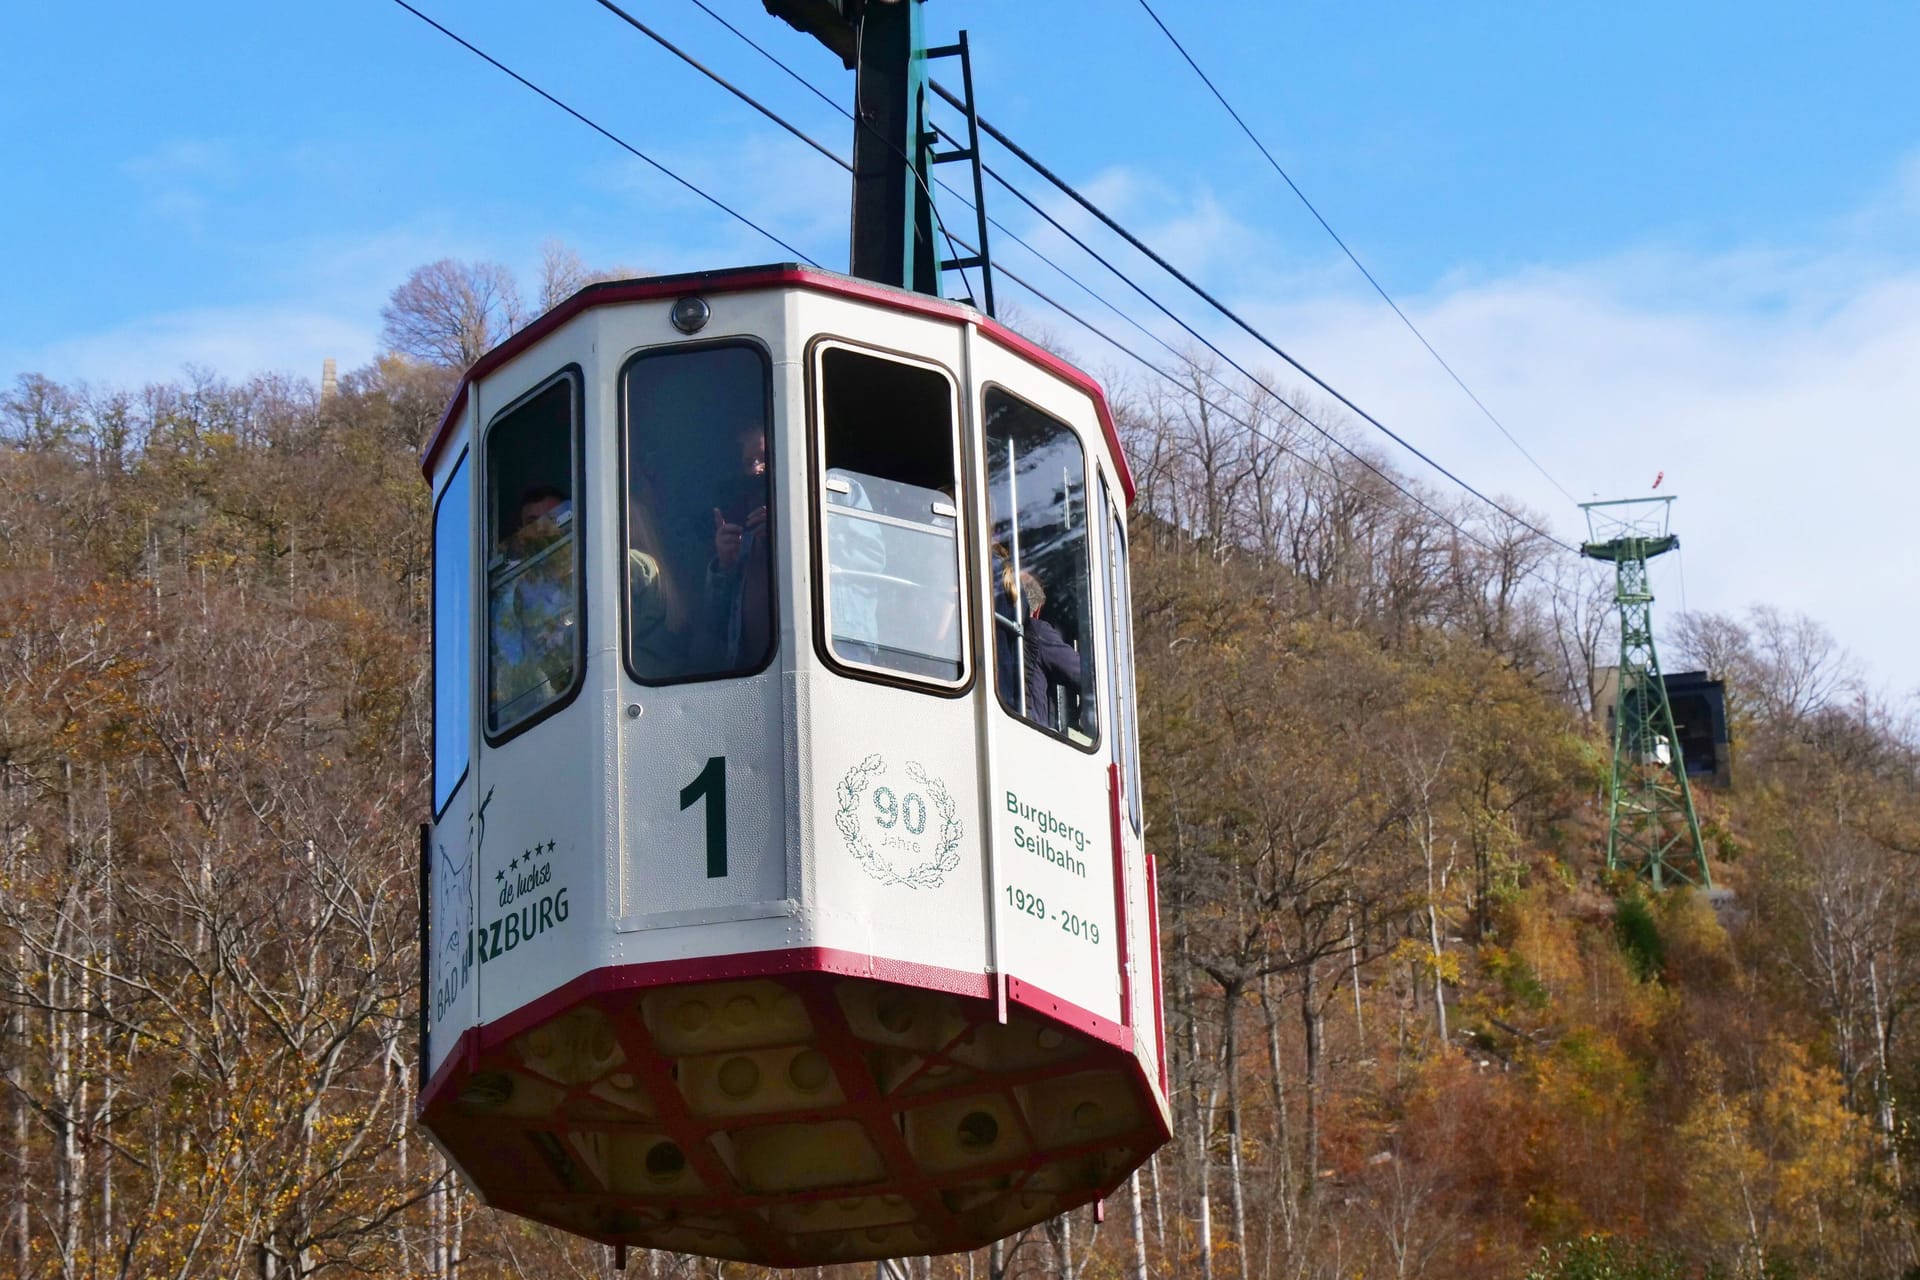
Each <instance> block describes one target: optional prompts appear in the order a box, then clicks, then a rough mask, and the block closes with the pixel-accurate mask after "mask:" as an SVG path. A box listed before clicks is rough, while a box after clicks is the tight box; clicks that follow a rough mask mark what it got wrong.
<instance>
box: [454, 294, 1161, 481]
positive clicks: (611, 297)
mask: <svg viewBox="0 0 1920 1280" xmlns="http://www.w3.org/2000/svg"><path fill="white" fill-rule="evenodd" d="M782 288H789V289H790V288H801V289H812V290H815V291H817V292H820V293H831V294H837V295H839V296H840V297H843V298H854V299H857V300H859V301H861V302H871V303H875V304H877V305H879V306H884V307H890V308H892V309H893V310H895V311H904V312H908V313H910V314H913V315H922V316H932V317H934V318H936V319H940V320H951V321H955V322H957V323H960V324H970V325H973V326H975V327H976V328H978V329H979V331H980V335H981V336H982V337H984V338H986V339H988V340H989V341H991V342H994V343H996V344H998V345H999V346H1002V347H1005V348H1006V349H1007V350H1008V351H1011V352H1012V353H1014V354H1015V355H1017V356H1019V357H1021V358H1022V359H1024V360H1028V361H1031V362H1032V363H1034V364H1036V365H1039V366H1040V367H1041V368H1043V369H1045V370H1046V371H1047V372H1049V373H1051V374H1053V375H1054V376H1055V377H1058V378H1060V379H1062V380H1063V381H1066V382H1069V383H1071V384H1073V385H1074V386H1076V387H1078V388H1079V389H1080V390H1082V391H1085V392H1086V393H1087V395H1088V396H1089V397H1091V398H1092V400H1093V407H1094V412H1095V413H1096V414H1097V415H1098V416H1099V419H1100V431H1101V433H1102V434H1103V435H1104V436H1105V437H1106V440H1107V448H1108V450H1109V451H1110V452H1111V453H1112V455H1113V462H1114V467H1115V469H1116V470H1117V471H1118V472H1119V473H1120V488H1121V490H1122V491H1123V492H1124V493H1125V494H1126V496H1127V503H1128V505H1129V506H1131V505H1132V503H1133V494H1134V488H1133V471H1132V469H1131V468H1130V467H1128V465H1127V455H1126V452H1125V450H1123V449H1122V448H1121V447H1120V432H1119V429H1118V428H1117V427H1116V426H1115V425H1114V421H1113V413H1112V411H1111V410H1110V409H1109V408H1108V407H1107V395H1106V392H1105V391H1103V390H1102V389H1101V387H1100V384H1099V383H1098V382H1095V381H1094V380H1093V379H1092V378H1091V377H1089V376H1088V375H1087V374H1085V373H1083V372H1081V371H1080V370H1079V369H1076V368H1074V367H1073V366H1072V365H1070V364H1068V363H1067V362H1066V361H1065V360H1062V359H1061V358H1060V357H1059V356H1057V355H1055V354H1053V352H1051V351H1048V350H1046V349H1045V348H1043V347H1040V346H1037V345H1035V344H1034V343H1033V342H1030V341H1029V340H1027V339H1026V338H1023V337H1021V336H1020V335H1019V334H1017V333H1015V332H1014V331H1013V330H1011V329H1009V328H1007V327H1006V326H1005V325H1003V324H1001V323H1000V322H999V321H997V320H994V319H991V318H989V317H987V316H983V315H981V314H980V313H979V312H977V311H975V310H974V309H973V308H971V307H966V306H962V305H960V304H959V303H957V302H947V301H945V300H943V299H940V298H933V297H929V296H927V295H925V294H919V293H910V292H907V291H906V290H904V289H893V288H889V287H887V286H886V285H879V284H874V283H873V282H872V281H870V280H856V279H854V278H853V277H852V276H843V275H839V274H837V273H835V272H831V271H822V270H820V269H819V268H816V267H802V266H795V265H793V264H787V265H784V266H764V267H740V268H736V269H733V270H729V271H696V272H690V273H688V274H685V275H677V276H655V277H652V278H650V279H646V280H618V281H611V282H609V283H606V284H596V285H589V286H588V287H586V288H585V289H582V290H581V291H580V292H578V293H576V294H574V295H573V296H572V297H571V298H568V299H567V300H566V301H565V302H562V303H561V304H560V305H559V306H557V307H555V308H554V309H553V310H551V311H549V312H547V313H546V314H545V315H543V316H541V317H540V318H539V319H538V320H535V321H534V322H533V323H532V324H530V325H528V326H527V327H526V328H524V329H522V330H520V332H518V333H516V334H514V335H513V336H512V337H510V338H508V339H507V340H506V341H505V342H503V343H501V344H500V345H499V346H497V347H495V348H494V349H493V350H491V351H489V352H487V353H486V354H485V355H483V356H481V357H480V358H479V359H478V360H476V361H474V363H473V366H472V367H471V368H470V369H468V370H467V371H466V373H464V374H462V375H461V378H460V386H459V388H458V389H457V390H455V392H454V394H453V400H452V402H451V403H449V404H448V406H447V411H446V413H445V414H443V415H442V416H441V419H440V425H439V426H438V427H436V428H435V429H434V432H433V435H432V436H431V437H429V438H428V440H427V444H426V447H425V448H424V449H422V450H421V452H420V469H421V470H422V471H423V472H425V473H427V475H428V477H429V478H431V477H432V474H433V464H434V461H435V459H436V458H437V457H438V456H439V453H440V449H441V446H442V445H444V444H445V443H446V440H447V438H448V437H449V436H450V435H451V434H452V432H453V425H454V423H455V422H457V421H458V420H459V417H460V415H461V414H462V413H463V412H465V410H466V407H467V388H468V387H469V386H470V385H472V383H473V381H474V379H476V378H483V377H485V376H486V375H487V374H489V373H492V372H493V371H494V370H495V369H498V368H499V367H500V366H501V365H503V364H505V363H506V362H507V361H509V360H511V359H513V358H514V357H515V356H517V355H519V354H520V353H521V352H522V351H525V350H526V349H527V348H528V347H530V346H532V345H533V344H534V343H536V342H538V341H540V340H541V339H542V338H544V337H546V336H547V335H549V334H551V333H553V332H554V331H555V330H556V329H558V328H559V327H560V326H561V325H563V324H565V323H566V322H567V321H569V320H571V319H573V318H574V317H575V316H577V315H580V314H581V313H582V312H585V311H588V310H590V309H592V308H594V307H604V306H614V305H617V304H619V303H624V302H652V301H657V300H658V299H661V298H673V297H680V296H682V295H684V294H688V293H704V294H716V293H746V292H749V291H752V290H755V289H782Z"/></svg>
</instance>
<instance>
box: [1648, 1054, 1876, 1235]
mask: <svg viewBox="0 0 1920 1280" xmlns="http://www.w3.org/2000/svg"><path fill="white" fill-rule="evenodd" d="M1692 1067H1693V1072H1692V1074H1693V1079H1694V1083H1695V1084H1696V1086H1697V1096H1696V1100H1695V1102H1694V1104H1693V1105H1692V1107H1691V1108H1690V1109H1689V1111H1688V1113H1687V1116H1686V1118H1685V1120H1684V1121H1683V1123H1682V1124H1681V1126H1680V1128H1679V1133H1678V1138H1679V1143H1680V1146H1681V1147H1682V1149H1683V1151H1684V1153H1685V1155H1686V1157H1687V1158H1686V1160H1685V1162H1684V1168H1685V1172H1686V1187H1687V1191H1688V1193H1689V1202H1688V1205H1687V1212H1688V1217H1689V1220H1690V1221H1691V1223H1692V1224H1693V1226H1694V1229H1695V1230H1697V1231H1700V1232H1701V1233H1703V1234H1704V1235H1706V1236H1708V1237H1709V1238H1711V1239H1714V1240H1717V1241H1720V1242H1723V1243H1725V1244H1727V1245H1729V1246H1730V1247H1740V1248H1744V1249H1747V1250H1750V1251H1754V1252H1756V1253H1757V1252H1764V1251H1771V1250H1776V1249H1783V1248H1785V1249H1794V1250H1812V1249H1817V1248H1819V1247H1820V1244H1821V1241H1820V1239H1819V1234H1820V1232H1821V1229H1822V1228H1821V1224H1822V1222H1823V1221H1826V1222H1831V1221H1832V1220H1833V1218H1834V1216H1835V1215H1836V1214H1837V1213H1839V1212H1841V1211H1842V1210H1843V1209H1844V1208H1845V1207H1846V1205H1847V1204H1848V1203H1850V1202H1855V1201H1858V1200H1859V1199H1860V1197H1861V1196H1863V1195H1867V1194H1870V1192H1869V1190H1868V1185H1867V1183H1866V1182H1865V1180H1864V1179H1863V1178H1862V1177H1861V1174H1862V1172H1863V1166H1864V1164H1865V1162H1866V1161H1867V1159H1868V1157H1869V1153H1870V1135H1869V1132H1868V1128H1867V1123H1866V1121H1865V1119H1864V1118H1863V1117H1861V1116H1859V1115H1857V1114H1855V1113H1854V1112H1853V1111H1851V1110H1849V1109H1848V1107H1847V1105H1846V1098H1845V1090H1844V1088H1843V1086H1842V1084H1841V1082H1840V1078H1839V1076H1838V1075H1837V1074H1836V1073H1835V1072H1833V1071H1832V1070H1831V1069H1829V1068H1826V1067H1822V1066H1818V1065H1815V1064H1814V1063H1813V1062H1812V1061H1811V1060H1810V1058H1809V1055H1808V1053H1807V1050H1806V1048H1805V1046H1803V1045H1800V1044H1797V1043H1794V1042H1793V1041H1791V1040H1787V1039H1784V1038H1778V1037H1776V1038H1775V1039H1773V1040H1771V1041H1769V1042H1768V1044H1767V1046H1766V1049H1765V1051H1764V1053H1763V1054H1762V1056H1761V1060H1760V1064H1759V1072H1758V1079H1757V1081H1756V1083H1755V1084H1754V1086H1753V1087H1751V1088H1748V1089H1745V1090H1739V1089H1736V1088H1733V1087H1730V1082H1729V1081H1728V1079H1727V1074H1726V1072H1725V1070H1724V1068H1723V1067H1722V1066H1721V1064H1720V1063H1719V1062H1718V1061H1717V1060H1715V1059H1714V1058H1713V1057H1712V1056H1711V1055H1709V1054H1707V1053H1705V1052H1704V1051H1702V1052H1699V1053H1697V1054H1696V1055H1695V1056H1694V1058H1693V1060H1692Z"/></svg>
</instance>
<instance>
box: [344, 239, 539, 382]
mask: <svg viewBox="0 0 1920 1280" xmlns="http://www.w3.org/2000/svg"><path fill="white" fill-rule="evenodd" d="M380 318H381V320H382V321H384V322H385V327H384V328H382V330H381V338H382V340H383V341H385V342H386V344H387V345H388V347H390V348H391V349H393V350H394V351H397V352H399V353H400V354H401V355H405V356H411V357H413V358H414V359H416V360H429V361H432V362H433V363H435V364H443V365H451V366H455V367H458V368H462V369H464V368H466V367H467V366H468V365H470V364H472V363H473V362H474V361H475V360H478V359H479V358H480V357H481V356H482V355H484V354H485V353H486V352H487V350H488V349H489V348H491V347H492V346H494V344H496V343H498V342H499V341H500V340H501V339H503V338H505V337H507V336H508V335H509V334H511V333H512V332H513V331H514V330H515V329H517V328H519V327H520V325H521V324H522V323H523V322H524V320H525V318H526V317H525V315H524V313H523V312H522V310H521V305H520V290H519V289H518V287H516V286H515V284H514V282H513V273H512V272H510V271H508V270H507V269H506V268H505V267H503V266H501V265H500V264H499V263H497V262H459V261H456V260H455V259H453V258H442V259H440V261H438V262H430V263H428V264H427V265H426V266H424V267H420V268H418V269H417V270H415V271H414V273H413V274H412V275H410V276H408V277H407V279H406V283H404V284H402V285H401V286H400V287H399V288H397V289H395V290H394V291H393V294H392V296H391V297H390V298H388V300H387V305H386V306H385V307H383V308H381V310H380Z"/></svg>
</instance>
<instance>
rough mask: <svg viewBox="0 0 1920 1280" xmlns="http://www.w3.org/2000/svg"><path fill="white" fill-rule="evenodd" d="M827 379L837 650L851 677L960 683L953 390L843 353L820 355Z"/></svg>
mask: <svg viewBox="0 0 1920 1280" xmlns="http://www.w3.org/2000/svg"><path fill="white" fill-rule="evenodd" d="M819 371H820V372H819V379H818V388H819V405H820V408H819V424H820V450H819V455H818V457H819V460H820V474H819V476H818V478H817V483H818V485H819V493H820V497H819V502H820V513H821V516H820V518H821V522H822V524H823V526H824V529H825V536H824V538H823V539H822V540H821V541H822V544H823V552H824V557H825V561H826V568H825V572H824V574H823V575H822V577H823V579H824V581H825V584H826V589H825V593H824V595H825V599H824V605H825V607H824V609H823V611H822V612H823V621H822V628H823V631H824V634H825V638H826V647H827V652H828V654H829V655H830V656H831V657H832V658H833V659H834V660H835V661H837V662H840V663H842V664H844V665H846V666H849V667H854V668H860V669H865V670H871V671H877V672H887V673H890V674H893V675H898V676H905V677H909V678H912V679H916V680H926V681H931V682H934V683H937V684H943V685H950V686H951V685H959V684H962V683H964V682H965V679H966V642H965V637H964V630H963V627H964V617H963V610H962V607H961V594H960V509H959V502H958V498H957V492H958V491H957V489H956V488H955V479H954V477H955V473H956V467H955V448H956V444H957V441H956V437H955V432H954V419H955V413H954V391H953V383H952V381H951V380H950V379H949V378H948V377H947V375H946V374H944V373H942V372H940V371H939V370H937V369H933V368H930V367H928V366H926V365H919V364H909V363H906V362H905V361H902V360H893V359H886V358H883V357H880V356H874V355H868V354H865V353H864V352H860V351H852V350H849V349H847V348H845V347H838V346H831V347H827V348H825V349H824V350H823V351H822V352H821V354H820V365H819Z"/></svg>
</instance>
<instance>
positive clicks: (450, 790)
mask: <svg viewBox="0 0 1920 1280" xmlns="http://www.w3.org/2000/svg"><path fill="white" fill-rule="evenodd" d="M472 457H473V449H472V446H470V445H463V446H461V449H460V456H459V457H457V458H455V459H454V462H453V466H452V467H451V468H449V469H448V471H447V482H446V484H444V485H442V486H441V488H440V492H439V494H438V495H437V496H436V497H435V498H434V500H433V558H432V569H431V574H432V580H433V586H432V589H431V590H430V591H429V592H428V595H429V597H430V603H429V605H428V607H427V608H428V612H427V619H428V620H427V627H428V631H427V636H428V640H427V661H428V663H429V664H430V666H431V670H432V672H433V717H432V729H431V733H430V736H429V739H428V740H429V742H430V743H431V750H432V755H431V756H430V757H429V759H428V774H429V777H428V779H427V785H428V786H429V787H430V788H432V789H433V790H434V791H437V790H438V789H439V783H440V508H441V507H442V506H444V505H446V501H447V499H448V498H449V497H451V496H453V490H454V487H455V482H456V481H458V482H459V483H460V484H461V485H463V486H464V487H465V488H466V491H467V528H466V536H465V537H464V538H462V539H461V546H462V549H463V550H464V551H465V553H466V558H467V566H466V569H467V632H466V639H467V662H468V664H469V665H471V664H472V663H473V621H474V614H475V613H476V610H475V609H474V607H473V604H474V601H475V599H476V598H477V597H476V596H475V594H474V590H473V473H472V472H468V473H466V474H465V475H462V474H461V473H462V469H463V468H465V467H466V465H467V463H468V462H469V461H471V459H472ZM467 677H468V678H467V680H466V686H467V687H466V697H467V756H466V759H465V760H463V761H461V763H460V776H459V777H457V778H455V779H454V780H453V782H452V784H451V785H449V786H448V787H447V798H446V801H445V803H443V804H440V805H438V806H436V807H434V809H433V820H434V821H435V822H438V821H440V819H442V818H444V817H446V816H447V810H449V809H451V808H452V807H453V801H454V798H455V797H456V796H458V795H459V794H460V788H462V787H464V786H466V785H467V778H468V776H469V775H470V774H472V772H473V710H474V703H473V684H474V682H473V678H472V677H473V673H472V672H471V671H469V672H468V673H467ZM428 799H429V801H431V799H432V796H429V797H428Z"/></svg>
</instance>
